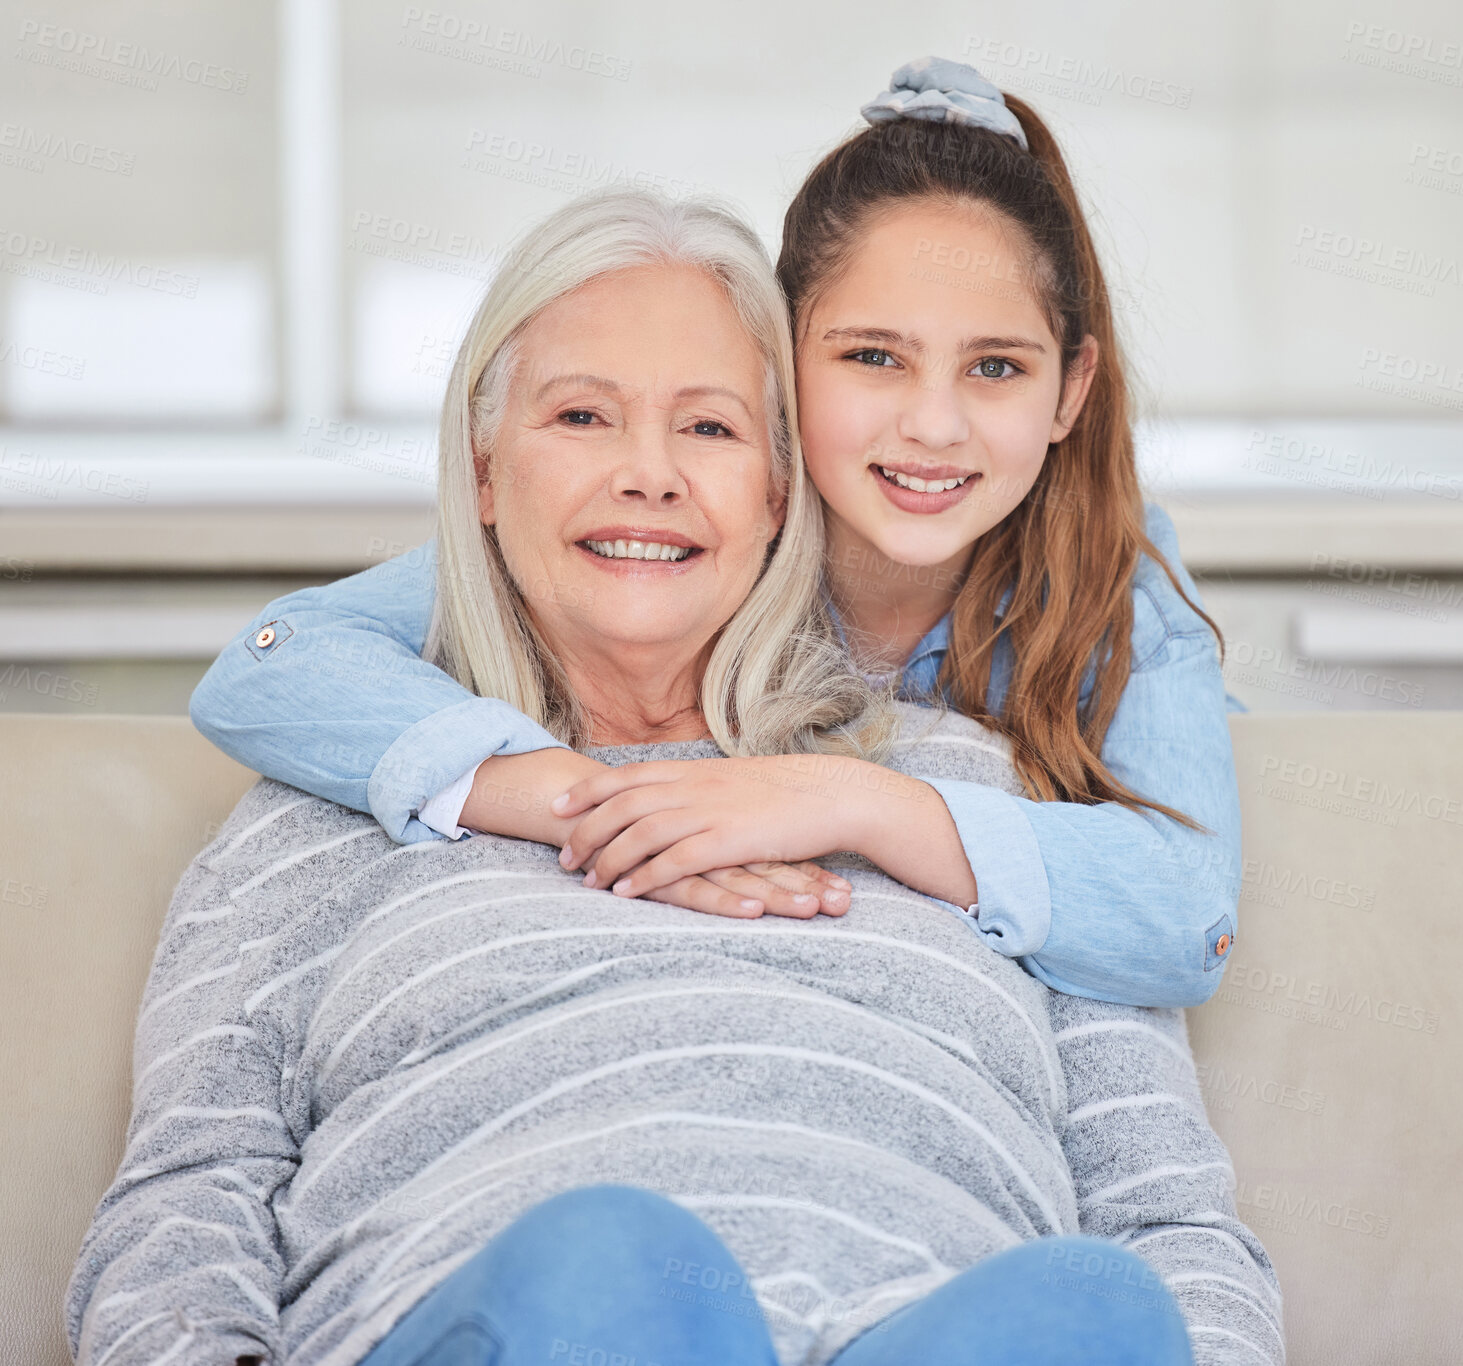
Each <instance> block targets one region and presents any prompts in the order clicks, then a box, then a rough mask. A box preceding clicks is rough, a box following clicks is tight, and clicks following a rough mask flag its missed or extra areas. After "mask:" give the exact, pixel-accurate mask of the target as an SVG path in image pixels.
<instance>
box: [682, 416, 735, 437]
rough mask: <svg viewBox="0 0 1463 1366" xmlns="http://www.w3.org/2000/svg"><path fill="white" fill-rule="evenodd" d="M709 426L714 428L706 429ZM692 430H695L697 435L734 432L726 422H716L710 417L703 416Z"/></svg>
mask: <svg viewBox="0 0 1463 1366" xmlns="http://www.w3.org/2000/svg"><path fill="white" fill-rule="evenodd" d="M707 427H710V428H712V430H711V431H706V430H704V429H705V428H707ZM691 430H692V431H694V432H695V433H696V435H697V436H730V435H731V434H732V432H731V428H730V427H728V426H727V425H726V423H724V422H714V421H712V419H711V418H709V417H703V418H702V419H701V420H700V421H699V422H697V423H695V424H694V425H693V426H692V428H691Z"/></svg>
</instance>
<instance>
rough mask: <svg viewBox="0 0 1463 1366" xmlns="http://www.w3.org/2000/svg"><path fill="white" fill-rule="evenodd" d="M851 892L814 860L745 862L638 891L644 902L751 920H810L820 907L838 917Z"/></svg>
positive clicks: (850, 888)
mask: <svg viewBox="0 0 1463 1366" xmlns="http://www.w3.org/2000/svg"><path fill="white" fill-rule="evenodd" d="M852 890H853V889H852V886H851V884H850V883H848V882H847V881H846V880H845V879H843V878H841V877H839V876H838V874H836V873H830V872H829V871H828V870H827V869H826V868H820V867H819V866H818V865H817V864H816V863H798V864H791V863H749V864H747V865H745V866H744V867H740V868H714V869H712V870H711V871H710V872H708V873H705V874H704V875H700V876H696V877H684V878H679V879H677V880H676V881H675V882H672V883H669V884H668V885H666V886H664V887H656V888H653V889H651V890H648V891H645V892H642V893H641V894H640V895H641V896H643V897H644V898H645V899H646V900H647V901H663V902H665V903H666V904H667V905H669V906H684V907H685V908H686V909H687V910H689V911H703V912H705V913H707V914H709V915H727V916H734V917H736V918H738V919H744V920H755V919H756V918H757V917H758V916H760V915H764V914H766V915H786V916H793V917H794V918H796V919H799V920H809V919H811V918H812V917H813V916H815V915H817V914H818V913H819V912H820V911H821V912H822V913H823V914H824V915H835V916H836V915H842V914H843V913H844V912H845V911H846V910H848V906H849V896H850V893H851V892H852Z"/></svg>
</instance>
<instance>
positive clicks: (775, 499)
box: [763, 479, 787, 545]
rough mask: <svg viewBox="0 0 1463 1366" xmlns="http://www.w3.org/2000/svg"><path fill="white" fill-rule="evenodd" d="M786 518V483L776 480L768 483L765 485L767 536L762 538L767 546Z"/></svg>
mask: <svg viewBox="0 0 1463 1366" xmlns="http://www.w3.org/2000/svg"><path fill="white" fill-rule="evenodd" d="M786 517H787V482H786V480H783V481H781V482H779V481H778V480H776V479H772V480H769V481H768V484H767V535H766V536H765V537H764V538H763V539H764V540H765V541H766V542H767V543H768V544H769V545H770V544H771V543H772V541H773V539H774V538H775V537H776V535H777V533H778V532H779V531H781V530H782V523H783V521H784V519H785V518H786Z"/></svg>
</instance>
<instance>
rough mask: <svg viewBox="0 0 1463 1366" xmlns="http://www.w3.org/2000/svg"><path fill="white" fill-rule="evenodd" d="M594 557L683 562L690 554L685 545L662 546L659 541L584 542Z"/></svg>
mask: <svg viewBox="0 0 1463 1366" xmlns="http://www.w3.org/2000/svg"><path fill="white" fill-rule="evenodd" d="M584 544H585V545H587V546H588V547H589V548H590V549H591V550H592V551H594V553H595V554H596V555H603V556H604V557H605V559H607V560H684V559H685V558H686V556H687V555H689V554H690V553H691V547H690V546H686V545H664V544H662V543H661V542H660V541H585V543H584Z"/></svg>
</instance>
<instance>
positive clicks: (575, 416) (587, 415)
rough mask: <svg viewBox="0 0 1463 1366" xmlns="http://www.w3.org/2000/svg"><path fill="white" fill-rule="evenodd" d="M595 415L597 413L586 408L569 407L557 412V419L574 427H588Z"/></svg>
mask: <svg viewBox="0 0 1463 1366" xmlns="http://www.w3.org/2000/svg"><path fill="white" fill-rule="evenodd" d="M597 416H598V414H597V413H592V412H590V410H589V409H588V408H569V409H566V410H565V411H564V412H562V413H560V414H559V421H560V422H567V423H569V424H570V425H571V426H574V427H588V426H591V425H593V423H594V419H595V418H596V417H597Z"/></svg>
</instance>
